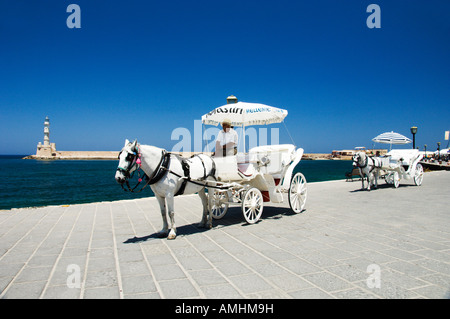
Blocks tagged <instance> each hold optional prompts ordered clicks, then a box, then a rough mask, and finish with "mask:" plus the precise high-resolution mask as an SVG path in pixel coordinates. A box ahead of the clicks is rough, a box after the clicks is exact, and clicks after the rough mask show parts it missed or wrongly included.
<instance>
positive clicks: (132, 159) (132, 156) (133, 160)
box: [116, 147, 148, 193]
mask: <svg viewBox="0 0 450 319" xmlns="http://www.w3.org/2000/svg"><path fill="white" fill-rule="evenodd" d="M123 152H124V150H123V149H122V150H121V151H120V153H119V155H118V158H119V159H120V155H121V154H122V153H123ZM131 152H132V153H129V152H128V151H127V153H128V154H127V157H126V158H125V161H126V162H127V163H129V164H128V167H127V168H123V167H121V166H118V167H117V170H116V171H119V172H121V173H122V174H123V176H124V177H125V183H121V184H120V186H122V189H123V190H124V191H126V192H128V191H129V192H133V193H134V190H135V189H136V188H137V187H138V186H139V184H141V182H142V180H143V179H142V178H141V177H140V172H138V174H139V180H138V183H137V184H136V185H135V186H134V187H133V188H131V186H130V183H129V181H128V180H129V179H130V178H132V177H133V176H134V172H136V171H140V168H141V165H140V163H138V161H137V160H138V158H139V157H140V155H141V154H140V151H139V148H138V147H136V148H135V150H134V151H133V150H131ZM136 165H137V166H138V168H137V169H136V170H134V171H133V172H132V173H131V170H132V169H133V168H134V167H135V166H136ZM145 178H147V179H148V176H147V175H146V174H145V173H144V179H145ZM123 184H126V185H127V188H128V189H126V188H125V187H124V186H123ZM147 185H148V182H147V183H146V184H145V185H144V186H143V187H142V188H141V189H140V190H139V191H138V192H137V193H139V192H140V191H142V190H143V189H144V188H145V187H146V186H147Z"/></svg>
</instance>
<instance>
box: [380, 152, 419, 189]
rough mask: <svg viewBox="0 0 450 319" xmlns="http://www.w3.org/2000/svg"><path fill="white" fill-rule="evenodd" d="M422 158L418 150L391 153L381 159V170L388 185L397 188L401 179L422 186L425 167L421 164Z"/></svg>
mask: <svg viewBox="0 0 450 319" xmlns="http://www.w3.org/2000/svg"><path fill="white" fill-rule="evenodd" d="M422 158H423V155H422V154H421V153H420V152H419V150H416V149H397V150H391V151H389V152H388V153H387V154H386V156H384V157H381V159H382V166H381V170H382V171H383V175H384V179H385V181H386V183H388V184H393V185H394V187H395V188H397V187H398V186H399V185H400V180H401V179H406V180H410V179H413V180H414V183H415V184H416V185H417V186H420V185H421V184H422V181H423V167H422V165H421V164H420V163H419V162H420V160H422Z"/></svg>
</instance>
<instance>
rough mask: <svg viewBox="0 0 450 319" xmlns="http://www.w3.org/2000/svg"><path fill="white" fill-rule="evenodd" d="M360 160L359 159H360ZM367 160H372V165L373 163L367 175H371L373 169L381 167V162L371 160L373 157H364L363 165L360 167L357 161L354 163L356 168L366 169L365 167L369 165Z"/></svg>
mask: <svg viewBox="0 0 450 319" xmlns="http://www.w3.org/2000/svg"><path fill="white" fill-rule="evenodd" d="M360 158H361V157H360ZM369 158H370V159H371V160H372V163H373V166H372V167H371V168H370V170H369V173H372V171H373V170H374V169H375V168H381V167H382V162H381V161H379V162H377V161H375V160H374V159H373V157H371V156H366V160H365V163H363V164H362V165H360V164H359V160H358V162H356V166H357V167H358V168H361V169H363V168H366V167H367V165H368V164H369Z"/></svg>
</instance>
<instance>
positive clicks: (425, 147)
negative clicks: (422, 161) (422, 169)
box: [423, 144, 427, 158]
mask: <svg viewBox="0 0 450 319" xmlns="http://www.w3.org/2000/svg"><path fill="white" fill-rule="evenodd" d="M423 148H424V149H425V158H427V144H425V145H424V146H423Z"/></svg>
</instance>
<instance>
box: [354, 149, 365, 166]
mask: <svg viewBox="0 0 450 319" xmlns="http://www.w3.org/2000/svg"><path fill="white" fill-rule="evenodd" d="M365 159H366V153H365V152H357V153H356V154H354V155H353V166H354V167H358V166H361V165H363V164H364V161H365Z"/></svg>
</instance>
